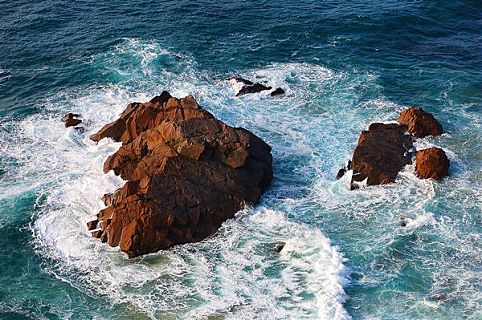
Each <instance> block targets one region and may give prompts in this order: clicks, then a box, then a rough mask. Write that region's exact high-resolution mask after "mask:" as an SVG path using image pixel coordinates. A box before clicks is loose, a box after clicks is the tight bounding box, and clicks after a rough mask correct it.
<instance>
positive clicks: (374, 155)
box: [351, 123, 413, 190]
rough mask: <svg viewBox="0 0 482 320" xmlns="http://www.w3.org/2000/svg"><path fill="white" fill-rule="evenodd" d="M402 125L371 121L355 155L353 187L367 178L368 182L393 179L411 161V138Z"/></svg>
mask: <svg viewBox="0 0 482 320" xmlns="http://www.w3.org/2000/svg"><path fill="white" fill-rule="evenodd" d="M405 130H406V127H405V126H403V125H399V124H383V123H372V124H371V125H370V127H369V128H368V131H362V132H361V134H360V137H359V138H358V144H357V146H356V148H355V151H354V153H353V158H352V166H353V176H352V182H351V189H352V190H353V189H356V188H357V187H358V185H359V183H361V182H363V181H365V180H366V184H367V185H369V186H370V185H377V184H387V183H391V182H394V181H395V179H396V177H397V175H398V172H399V171H400V170H401V169H402V168H403V167H404V166H405V165H407V164H408V163H409V162H410V149H411V148H412V146H413V145H412V139H411V137H410V136H409V135H406V134H405Z"/></svg>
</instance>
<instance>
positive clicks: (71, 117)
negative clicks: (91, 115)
mask: <svg viewBox="0 0 482 320" xmlns="http://www.w3.org/2000/svg"><path fill="white" fill-rule="evenodd" d="M79 116H80V115H78V114H75V113H72V112H69V113H66V114H65V115H64V122H65V127H66V128H68V127H75V126H77V125H79V124H81V123H82V120H80V119H76V118H78V117H79Z"/></svg>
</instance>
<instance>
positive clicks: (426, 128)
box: [398, 107, 443, 138]
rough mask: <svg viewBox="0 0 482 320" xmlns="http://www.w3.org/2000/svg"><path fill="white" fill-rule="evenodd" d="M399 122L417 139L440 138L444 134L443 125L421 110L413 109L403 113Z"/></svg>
mask: <svg viewBox="0 0 482 320" xmlns="http://www.w3.org/2000/svg"><path fill="white" fill-rule="evenodd" d="M398 122H399V123H401V124H404V125H406V126H407V130H408V132H410V133H411V134H412V135H414V136H415V137H417V138H423V137H426V136H439V135H441V134H442V133H443V129H442V125H441V124H440V123H439V122H438V121H437V119H435V118H434V116H433V115H432V114H431V113H428V112H426V111H424V110H423V109H421V108H415V107H411V108H408V109H407V110H405V111H403V112H401V113H400V116H399V117H398Z"/></svg>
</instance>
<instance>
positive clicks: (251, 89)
mask: <svg viewBox="0 0 482 320" xmlns="http://www.w3.org/2000/svg"><path fill="white" fill-rule="evenodd" d="M265 90H271V87H267V86H265V85H264V84H261V83H255V84H251V85H245V86H243V87H242V88H241V90H239V92H238V93H237V94H236V97H238V96H241V95H244V94H248V93H257V92H261V91H265Z"/></svg>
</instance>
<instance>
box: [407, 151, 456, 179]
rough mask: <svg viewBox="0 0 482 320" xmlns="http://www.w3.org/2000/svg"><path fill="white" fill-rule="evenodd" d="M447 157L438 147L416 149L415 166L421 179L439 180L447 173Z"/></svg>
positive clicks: (448, 164)
mask: <svg viewBox="0 0 482 320" xmlns="http://www.w3.org/2000/svg"><path fill="white" fill-rule="evenodd" d="M449 166H450V163H449V159H448V158H447V155H446V154H445V152H444V151H443V150H442V149H440V148H435V147H433V148H429V149H424V150H420V151H417V154H416V157H415V168H416V170H417V175H418V177H419V178H421V179H435V180H441V179H442V178H443V177H446V176H448V175H449Z"/></svg>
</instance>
